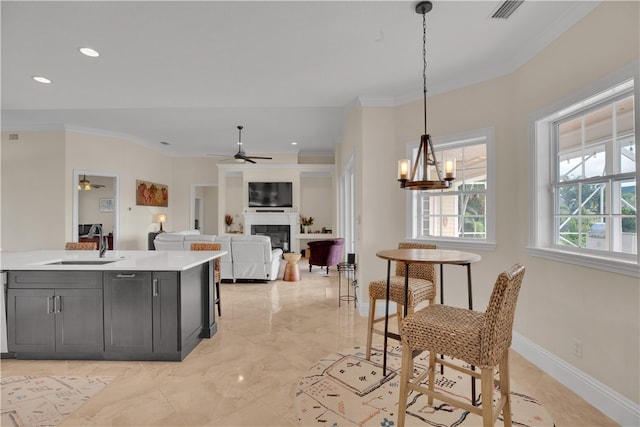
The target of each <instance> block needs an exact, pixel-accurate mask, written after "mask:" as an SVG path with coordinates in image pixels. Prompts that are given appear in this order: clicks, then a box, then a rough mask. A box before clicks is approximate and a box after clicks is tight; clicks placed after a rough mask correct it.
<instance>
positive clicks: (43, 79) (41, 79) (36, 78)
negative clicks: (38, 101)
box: [32, 76, 51, 84]
mask: <svg viewBox="0 0 640 427" xmlns="http://www.w3.org/2000/svg"><path fill="white" fill-rule="evenodd" d="M32 78H33V80H35V81H37V82H38V83H46V84H49V83H51V80H49V79H48V78H46V77H42V76H33V77H32Z"/></svg>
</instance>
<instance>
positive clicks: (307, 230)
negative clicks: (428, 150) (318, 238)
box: [304, 225, 309, 234]
mask: <svg viewBox="0 0 640 427" xmlns="http://www.w3.org/2000/svg"><path fill="white" fill-rule="evenodd" d="M304 234H309V226H308V225H305V226H304Z"/></svg>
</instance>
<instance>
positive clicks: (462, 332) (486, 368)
mask: <svg viewBox="0 0 640 427" xmlns="http://www.w3.org/2000/svg"><path fill="white" fill-rule="evenodd" d="M524 270H525V268H524V266H522V265H520V264H515V265H514V266H512V267H511V269H510V270H509V271H505V272H502V273H500V275H499V276H498V279H497V280H496V283H495V285H494V287H493V292H492V293H491V298H490V300H489V304H488V305H487V310H486V311H485V312H484V313H481V312H477V311H473V310H468V309H464V308H457V307H450V306H446V305H441V304H436V305H430V306H428V307H425V308H424V309H421V310H419V311H417V312H415V313H414V314H412V315H410V316H407V317H406V318H405V319H404V321H403V322H402V332H401V337H402V368H401V378H400V398H399V400H398V426H399V427H403V426H404V422H405V417H406V410H407V398H408V394H409V393H411V391H416V392H418V393H421V394H424V395H426V396H427V397H428V398H427V403H428V404H429V405H433V399H434V398H436V399H437V400H439V401H442V402H446V403H448V404H450V405H454V406H456V407H459V408H462V409H465V410H467V411H469V412H471V413H474V414H477V415H480V416H482V423H483V425H484V426H485V427H487V426H493V425H494V424H495V422H496V420H497V419H498V416H499V415H500V413H502V414H503V419H504V425H505V426H511V399H510V388H509V387H510V385H509V347H511V337H512V331H513V317H514V313H515V308H516V301H517V300H518V294H519V292H520V287H521V285H522V278H523V277H524ZM414 351H429V368H428V369H427V370H426V371H425V372H423V373H422V374H421V375H419V376H418V377H417V378H416V379H414V380H413V381H412V376H413V352H414ZM436 354H444V355H447V356H451V357H453V358H455V359H459V360H461V361H464V362H466V363H468V364H469V365H472V366H475V367H478V368H480V373H478V372H476V371H473V370H471V369H468V368H463V367H462V366H460V365H457V364H454V363H451V362H449V361H447V360H438V363H441V364H443V365H445V366H448V367H450V368H452V369H455V370H457V371H460V372H463V373H465V374H467V375H471V376H472V377H475V378H479V379H480V381H481V383H482V384H481V390H482V392H481V396H480V397H481V399H482V400H483V402H482V405H481V406H480V407H478V406H473V405H471V404H469V403H468V401H469V400H471V399H468V400H466V401H463V400H460V399H455V398H453V397H451V396H448V395H445V394H443V393H440V392H438V391H435V390H434V384H435V371H436ZM496 367H498V371H499V379H498V380H495V379H494V373H495V368H496ZM427 377H428V384H427V385H426V386H425V385H420V383H421V382H423V381H424V379H425V378H427ZM494 382H495V383H496V384H497V385H498V386H499V388H500V400H499V401H498V403H497V405H496V406H495V407H494V406H493V387H494Z"/></svg>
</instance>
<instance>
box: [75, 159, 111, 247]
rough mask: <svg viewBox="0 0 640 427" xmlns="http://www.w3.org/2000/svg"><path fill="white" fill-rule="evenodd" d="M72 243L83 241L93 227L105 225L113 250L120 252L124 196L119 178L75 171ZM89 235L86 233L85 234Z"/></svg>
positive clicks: (102, 173) (99, 173)
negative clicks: (121, 210)
mask: <svg viewBox="0 0 640 427" xmlns="http://www.w3.org/2000/svg"><path fill="white" fill-rule="evenodd" d="M72 194H73V213H72V217H73V218H72V226H71V227H72V228H71V229H72V239H73V241H74V242H77V241H79V237H80V235H82V234H83V233H84V232H85V231H87V230H88V228H89V227H90V226H91V225H92V224H101V225H102V230H103V233H104V234H105V235H107V236H108V235H111V238H110V239H109V241H110V242H111V241H112V242H113V243H112V245H113V247H112V249H118V246H119V245H118V242H119V239H120V233H119V232H118V230H119V228H120V226H119V219H120V215H119V212H118V210H119V209H118V207H119V206H120V192H119V185H118V175H117V174H115V173H108V172H97V171H90V170H82V169H74V171H73V191H72ZM84 234H86V233H84Z"/></svg>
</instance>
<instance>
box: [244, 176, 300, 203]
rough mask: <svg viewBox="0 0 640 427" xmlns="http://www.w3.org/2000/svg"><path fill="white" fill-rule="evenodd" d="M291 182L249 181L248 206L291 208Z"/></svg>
mask: <svg viewBox="0 0 640 427" xmlns="http://www.w3.org/2000/svg"><path fill="white" fill-rule="evenodd" d="M292 187H293V183H291V182H250V183H249V207H250V208H291V207H293V189H292Z"/></svg>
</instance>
